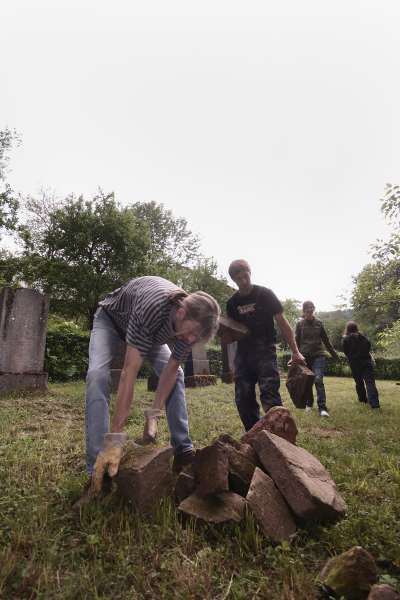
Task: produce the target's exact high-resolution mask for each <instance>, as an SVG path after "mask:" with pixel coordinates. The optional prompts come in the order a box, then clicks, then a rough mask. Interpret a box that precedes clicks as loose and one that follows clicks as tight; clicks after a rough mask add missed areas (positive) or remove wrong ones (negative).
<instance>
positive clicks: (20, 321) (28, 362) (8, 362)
mask: <svg viewBox="0 0 400 600" xmlns="http://www.w3.org/2000/svg"><path fill="white" fill-rule="evenodd" d="M48 311H49V300H48V297H47V296H44V295H43V294H41V293H40V292H37V291H35V290H31V289H28V288H19V289H17V290H13V289H12V288H9V287H4V288H2V289H1V290H0V393H3V392H10V391H13V390H21V389H38V390H43V391H44V390H46V389H47V373H45V372H44V371H43V366H44V352H45V347H46V330H47V316H48Z"/></svg>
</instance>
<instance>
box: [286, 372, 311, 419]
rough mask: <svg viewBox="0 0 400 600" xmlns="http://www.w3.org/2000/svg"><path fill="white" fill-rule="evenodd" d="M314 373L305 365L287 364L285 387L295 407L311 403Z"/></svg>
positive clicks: (302, 406) (303, 406)
mask: <svg viewBox="0 0 400 600" xmlns="http://www.w3.org/2000/svg"><path fill="white" fill-rule="evenodd" d="M314 380H315V375H314V373H313V372H312V371H311V370H310V369H309V368H308V367H306V366H305V365H299V364H297V363H292V364H291V365H290V366H289V369H288V373H287V378H286V387H287V389H288V392H289V396H290V398H291V399H292V402H293V404H294V405H295V407H296V408H305V407H306V406H307V403H309V404H310V405H312V403H313V384H314Z"/></svg>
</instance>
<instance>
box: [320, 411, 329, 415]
mask: <svg viewBox="0 0 400 600" xmlns="http://www.w3.org/2000/svg"><path fill="white" fill-rule="evenodd" d="M319 416H320V417H329V413H328V411H327V410H321V411H320V413H319Z"/></svg>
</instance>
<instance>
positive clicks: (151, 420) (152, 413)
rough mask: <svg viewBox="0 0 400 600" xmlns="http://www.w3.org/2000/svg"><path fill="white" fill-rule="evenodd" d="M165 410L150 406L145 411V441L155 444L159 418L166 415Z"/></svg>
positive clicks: (145, 442)
mask: <svg viewBox="0 0 400 600" xmlns="http://www.w3.org/2000/svg"><path fill="white" fill-rule="evenodd" d="M164 416H165V412H164V411H163V410H160V409H159V408H148V409H146V410H145V411H144V419H145V420H144V430H143V443H144V444H154V443H155V441H156V439H157V432H158V425H157V419H159V418H160V417H164Z"/></svg>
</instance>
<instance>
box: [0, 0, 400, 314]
mask: <svg viewBox="0 0 400 600" xmlns="http://www.w3.org/2000/svg"><path fill="white" fill-rule="evenodd" d="M399 31H400V2H399V1H398V0H393V1H389V0H376V1H369V0H360V1H355V0H345V1H342V0H335V1H334V2H333V1H332V2H327V1H324V0H316V1H311V0H302V2H299V1H298V0H279V1H278V0H277V1H268V0H263V1H260V2H256V1H251V0H246V1H244V0H243V1H240V2H237V1H234V0H227V1H219V0H212V1H207V0H202V1H201V2H199V1H198V2H194V1H191V0H184V1H182V2H178V1H173V0H161V1H152V0H142V1H141V2H137V1H135V0H129V1H126V2H125V1H122V0H113V1H112V2H110V1H109V0H108V1H107V2H104V1H103V0H96V1H92V0H86V1H85V0H80V1H79V2H76V1H71V0H68V1H64V0H51V1H47V2H45V1H43V0H35V1H34V2H32V1H19V0H11V1H10V0H2V2H1V3H0V45H1V61H0V85H1V90H0V128H4V127H5V126H8V127H11V128H16V129H17V130H18V132H19V133H20V134H21V136H22V139H23V143H22V145H21V147H20V148H19V149H18V150H17V151H15V152H14V153H13V156H12V164H11V167H12V172H11V173H10V176H9V181H10V183H12V185H13V186H14V188H15V189H17V190H19V191H21V192H23V193H35V192H37V191H38V190H39V189H40V188H41V187H43V186H44V187H48V188H51V189H53V190H54V191H55V192H56V194H57V195H59V196H60V197H63V196H64V195H67V194H69V193H71V192H74V193H76V194H80V193H82V194H85V195H87V196H90V195H92V194H94V193H95V192H96V189H97V187H98V186H100V187H101V188H102V189H103V190H104V191H106V192H108V191H115V193H116V197H117V200H119V201H120V202H121V203H122V204H126V203H132V202H136V201H142V202H143V201H150V200H155V201H157V202H160V203H163V204H164V205H165V206H166V207H168V208H170V209H171V210H172V211H173V212H174V214H175V215H176V216H183V217H185V218H186V219H187V220H188V222H189V226H190V228H191V229H192V231H194V232H196V233H198V234H199V235H200V237H201V239H202V250H203V253H204V254H205V255H207V256H214V257H215V259H216V260H217V262H218V265H219V268H220V273H221V274H222V275H225V276H227V267H228V265H229V262H230V261H231V260H232V259H234V258H240V257H243V258H246V259H247V260H248V261H249V262H250V264H251V265H252V268H253V280H254V282H255V283H259V284H262V285H265V286H267V287H270V288H272V289H273V290H274V291H275V292H276V294H277V295H278V296H279V297H280V298H281V299H284V298H289V297H290V298H296V299H299V300H304V299H312V300H314V302H315V304H316V306H317V309H320V310H329V309H332V308H333V307H334V305H336V304H337V303H338V302H339V300H338V296H339V295H340V294H342V293H344V292H346V291H349V290H350V289H351V287H352V279H351V278H352V276H353V275H356V274H357V273H358V272H359V271H360V270H361V269H362V267H363V266H364V265H365V264H366V263H367V262H368V261H369V255H368V249H369V246H370V244H371V243H372V242H373V241H374V240H375V239H376V238H378V237H382V236H386V235H387V232H388V230H387V228H386V226H385V224H384V220H383V217H382V215H381V213H380V210H379V208H380V203H379V198H380V197H381V196H382V192H383V188H384V184H385V183H386V182H393V183H395V182H397V183H399V182H400V160H399V147H398V143H399V140H400V93H399V92H400V78H399V73H400V49H399ZM396 142H397V144H396Z"/></svg>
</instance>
